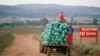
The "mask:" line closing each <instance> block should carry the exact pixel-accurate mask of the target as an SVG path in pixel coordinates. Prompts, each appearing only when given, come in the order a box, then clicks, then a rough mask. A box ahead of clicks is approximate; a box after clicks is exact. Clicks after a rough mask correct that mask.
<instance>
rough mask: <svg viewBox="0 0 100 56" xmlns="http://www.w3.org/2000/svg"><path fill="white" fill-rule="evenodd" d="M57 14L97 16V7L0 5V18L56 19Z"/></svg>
mask: <svg viewBox="0 0 100 56" xmlns="http://www.w3.org/2000/svg"><path fill="white" fill-rule="evenodd" d="M59 12H64V13H65V16H98V17H100V8H99V7H86V6H62V5H55V4H22V5H13V6H10V5H0V16H1V17H5V16H18V17H56V16H57V14H58V13H59Z"/></svg>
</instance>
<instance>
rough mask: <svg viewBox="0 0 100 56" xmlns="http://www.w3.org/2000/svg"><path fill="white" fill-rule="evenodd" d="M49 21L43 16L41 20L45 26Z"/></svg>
mask: <svg viewBox="0 0 100 56" xmlns="http://www.w3.org/2000/svg"><path fill="white" fill-rule="evenodd" d="M47 23H49V21H48V19H46V18H43V19H41V20H40V24H42V25H43V26H45V24H47Z"/></svg>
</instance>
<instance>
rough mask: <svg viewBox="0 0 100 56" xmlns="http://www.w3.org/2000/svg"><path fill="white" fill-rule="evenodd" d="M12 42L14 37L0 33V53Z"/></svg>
mask: <svg viewBox="0 0 100 56" xmlns="http://www.w3.org/2000/svg"><path fill="white" fill-rule="evenodd" d="M13 40H14V37H13V35H12V34H10V33H6V32H0V53H2V52H3V50H4V49H5V48H6V47H8V46H10V45H11V44H12V42H13Z"/></svg>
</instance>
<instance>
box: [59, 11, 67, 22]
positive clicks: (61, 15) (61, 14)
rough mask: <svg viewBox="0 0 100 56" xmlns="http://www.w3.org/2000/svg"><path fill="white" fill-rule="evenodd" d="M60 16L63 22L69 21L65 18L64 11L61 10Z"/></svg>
mask: <svg viewBox="0 0 100 56" xmlns="http://www.w3.org/2000/svg"><path fill="white" fill-rule="evenodd" d="M58 17H59V20H61V21H63V22H67V21H66V20H65V18H64V13H63V12H60V14H59V15H58Z"/></svg>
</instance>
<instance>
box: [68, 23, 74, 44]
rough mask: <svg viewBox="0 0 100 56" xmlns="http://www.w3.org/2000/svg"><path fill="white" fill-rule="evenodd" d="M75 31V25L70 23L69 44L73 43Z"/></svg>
mask: <svg viewBox="0 0 100 56" xmlns="http://www.w3.org/2000/svg"><path fill="white" fill-rule="evenodd" d="M73 32H74V29H73V27H72V26H71V25H70V26H69V27H68V39H67V40H68V44H70V45H73Z"/></svg>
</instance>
